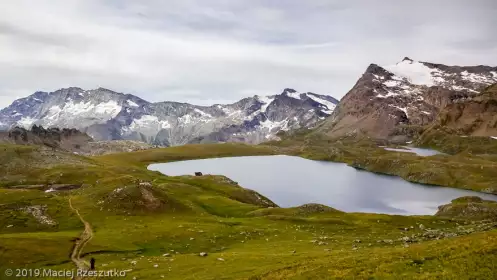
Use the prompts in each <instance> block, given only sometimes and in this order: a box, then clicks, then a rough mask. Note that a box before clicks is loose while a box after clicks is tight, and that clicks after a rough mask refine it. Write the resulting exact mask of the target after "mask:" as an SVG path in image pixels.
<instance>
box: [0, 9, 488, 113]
mask: <svg viewBox="0 0 497 280" xmlns="http://www.w3.org/2000/svg"><path fill="white" fill-rule="evenodd" d="M1 2H2V3H1V4H0V76H1V78H0V107H5V106H7V105H9V104H10V103H11V102H12V101H13V100H15V99H17V98H20V97H25V96H27V95H29V94H31V93H33V92H34V91H37V90H43V91H54V90H57V89H59V88H63V87H69V86H78V87H82V88H85V89H92V88H97V87H105V88H109V89H112V90H115V91H119V92H124V93H133V94H136V95H138V96H140V97H142V98H144V99H146V100H149V101H165V100H168V101H184V102H190V103H194V104H199V105H207V104H213V103H226V102H232V101H236V100H238V99H240V98H242V97H246V96H252V95H255V94H260V95H270V94H276V93H280V92H281V91H282V89H283V88H286V87H291V88H295V89H297V90H299V91H305V92H307V91H312V92H316V93H320V94H329V95H332V96H334V97H336V98H340V97H342V96H343V95H344V94H345V93H346V92H347V91H348V90H349V89H350V88H351V87H352V86H353V85H354V83H355V82H356V80H357V79H358V78H359V76H360V75H361V74H362V73H363V72H364V70H365V69H366V67H367V66H368V65H369V64H370V63H377V64H380V65H389V64H395V63H396V62H398V61H400V60H402V58H403V57H404V56H409V57H411V58H413V59H415V60H421V61H430V62H438V63H444V64H459V65H461V64H462V65H476V64H485V65H497V36H496V35H497V33H496V32H497V31H496V29H495V28H496V26H497V17H496V15H497V1H496V0H474V1H467V0H447V1H444V0H426V1H421V0H417V1H398V0H391V1H389V0H381V1H380V0H378V1H375V0H357V1H353V0H352V1H351V0H347V1H344V0H337V1H332V0H305V1H302V0H285V1H276V0H250V1H249V0H178V1H174V0H167V1H162V0H149V1H134V0H28V1H25V0H15V1H1ZM138 2H140V3H138Z"/></svg>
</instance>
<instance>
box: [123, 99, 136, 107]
mask: <svg viewBox="0 0 497 280" xmlns="http://www.w3.org/2000/svg"><path fill="white" fill-rule="evenodd" d="M126 102H127V103H128V105H129V106H131V107H139V106H138V104H136V103H135V102H133V101H132V100H129V99H128V100H126Z"/></svg>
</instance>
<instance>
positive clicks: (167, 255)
mask: <svg viewBox="0 0 497 280" xmlns="http://www.w3.org/2000/svg"><path fill="white" fill-rule="evenodd" d="M170 255H171V254H169V253H165V254H164V255H162V256H163V257H169V256H170Z"/></svg>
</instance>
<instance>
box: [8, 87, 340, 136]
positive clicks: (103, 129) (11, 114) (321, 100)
mask: <svg viewBox="0 0 497 280" xmlns="http://www.w3.org/2000/svg"><path fill="white" fill-rule="evenodd" d="M337 103H338V101H337V100H336V99H334V98H333V97H331V96H326V95H318V94H314V93H310V92H308V93H299V92H297V91H295V90H293V89H285V90H284V91H283V92H282V93H281V94H277V95H271V96H253V97H249V98H244V99H242V100H240V101H238V102H235V103H233V104H226V105H219V104H218V105H213V106H208V107H207V106H196V105H191V104H188V103H178V102H168V101H166V102H158V103H150V102H148V101H145V100H143V99H141V98H139V97H137V96H134V95H131V94H122V93H117V92H114V91H111V90H108V89H103V88H99V89H95V90H83V89H80V88H66V89H61V90H58V91H55V92H51V93H47V92H36V93H34V94H33V95H30V96H28V97H26V98H22V99H19V100H16V101H14V103H12V105H10V106H9V107H7V108H5V109H3V110H1V111H0V130H1V129H2V128H3V129H4V130H5V129H8V128H9V127H12V126H15V125H19V126H23V127H27V128H29V127H31V126H32V125H33V124H37V125H43V126H45V127H60V128H76V129H79V130H81V131H82V132H85V133H87V134H88V135H90V136H91V137H93V138H94V139H95V140H139V141H143V142H146V143H149V144H154V145H161V146H174V145H182V144H187V143H203V142H248V143H259V142H263V141H266V140H268V139H274V138H275V135H276V133H277V132H279V131H281V130H289V129H295V128H301V127H312V126H313V125H314V124H315V123H316V122H317V121H319V120H321V119H324V118H325V117H328V116H329V115H330V114H331V113H332V112H333V110H334V108H335V105H336V104H337Z"/></svg>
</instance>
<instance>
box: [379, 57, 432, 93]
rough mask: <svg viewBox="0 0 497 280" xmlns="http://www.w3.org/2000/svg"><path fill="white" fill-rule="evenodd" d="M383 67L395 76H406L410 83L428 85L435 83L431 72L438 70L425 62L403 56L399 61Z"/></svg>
mask: <svg viewBox="0 0 497 280" xmlns="http://www.w3.org/2000/svg"><path fill="white" fill-rule="evenodd" d="M384 68H385V69H386V70H388V71H389V72H391V73H393V74H395V75H396V76H399V77H401V78H406V79H407V80H408V81H409V82H411V83H412V84H415V85H424V86H428V87H431V86H433V85H434V84H435V83H434V81H435V79H434V77H435V76H434V75H433V74H432V73H433V72H438V71H437V69H432V68H430V67H428V66H426V65H425V64H423V63H421V62H419V61H414V60H412V59H410V58H404V60H402V61H401V62H399V63H397V64H395V65H389V66H385V67H384Z"/></svg>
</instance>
